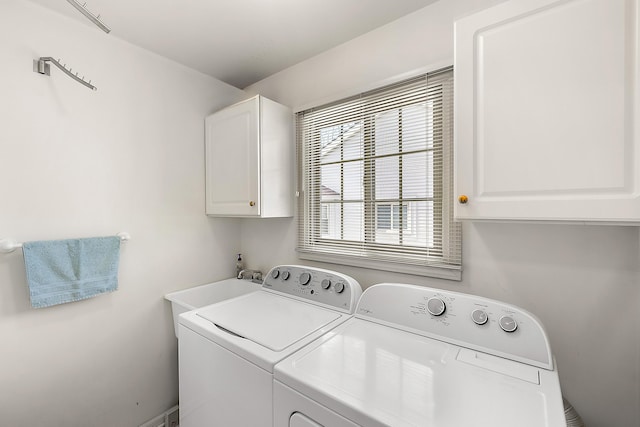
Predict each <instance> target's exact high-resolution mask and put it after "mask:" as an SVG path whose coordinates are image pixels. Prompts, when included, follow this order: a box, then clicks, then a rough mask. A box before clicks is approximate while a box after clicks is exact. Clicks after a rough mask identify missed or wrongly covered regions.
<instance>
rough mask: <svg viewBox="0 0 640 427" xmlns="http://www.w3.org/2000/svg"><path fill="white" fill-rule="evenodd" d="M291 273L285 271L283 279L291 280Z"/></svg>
mask: <svg viewBox="0 0 640 427" xmlns="http://www.w3.org/2000/svg"><path fill="white" fill-rule="evenodd" d="M290 275H291V274H290V273H289V272H288V271H283V272H282V280H289V276H290Z"/></svg>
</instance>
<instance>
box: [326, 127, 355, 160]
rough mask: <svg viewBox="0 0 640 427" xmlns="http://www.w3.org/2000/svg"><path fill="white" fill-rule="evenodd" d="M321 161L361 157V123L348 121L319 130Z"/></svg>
mask: <svg viewBox="0 0 640 427" xmlns="http://www.w3.org/2000/svg"><path fill="white" fill-rule="evenodd" d="M320 144H321V147H322V148H321V160H320V161H321V163H329V162H338V161H342V160H351V159H359V158H362V151H363V144H362V123H361V122H359V121H357V122H350V123H343V124H339V125H335V126H329V127H325V128H322V129H321V130H320Z"/></svg>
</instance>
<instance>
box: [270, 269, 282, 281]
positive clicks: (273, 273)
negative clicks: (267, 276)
mask: <svg viewBox="0 0 640 427" xmlns="http://www.w3.org/2000/svg"><path fill="white" fill-rule="evenodd" d="M278 276H280V270H278V269H277V268H276V269H275V270H273V271H272V272H271V277H273V278H274V279H277V278H278Z"/></svg>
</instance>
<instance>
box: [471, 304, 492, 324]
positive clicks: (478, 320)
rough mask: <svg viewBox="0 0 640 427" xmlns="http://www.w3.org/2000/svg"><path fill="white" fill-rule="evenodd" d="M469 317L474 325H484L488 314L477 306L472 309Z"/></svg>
mask: <svg viewBox="0 0 640 427" xmlns="http://www.w3.org/2000/svg"><path fill="white" fill-rule="evenodd" d="M471 319H472V320H473V321H474V322H475V324H476V325H484V324H485V323H487V321H488V320H489V316H487V313H486V312H485V311H484V310H480V309H479V308H478V309H476V310H473V312H472V313H471Z"/></svg>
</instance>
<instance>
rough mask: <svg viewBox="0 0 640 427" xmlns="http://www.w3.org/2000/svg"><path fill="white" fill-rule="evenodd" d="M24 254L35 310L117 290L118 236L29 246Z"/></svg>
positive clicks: (38, 243) (25, 244) (30, 243)
mask: <svg viewBox="0 0 640 427" xmlns="http://www.w3.org/2000/svg"><path fill="white" fill-rule="evenodd" d="M22 252H23V254H24V265H25V269H26V272H27V282H28V284H29V296H30V298H31V307H33V308H42V307H49V306H51V305H56V304H63V303H66V302H72V301H79V300H83V299H86V298H91V297H94V296H96V295H99V294H102V293H105V292H112V291H115V290H116V289H118V262H119V261H120V238H119V237H117V236H112V237H92V238H88V239H69V240H48V241H40V242H26V243H24V244H23V245H22Z"/></svg>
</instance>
